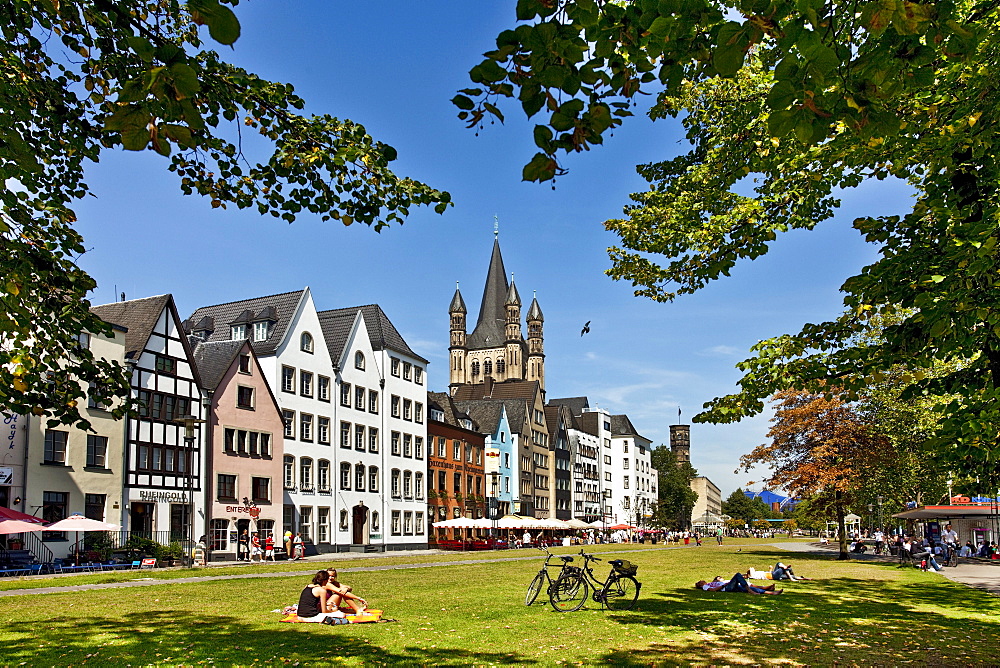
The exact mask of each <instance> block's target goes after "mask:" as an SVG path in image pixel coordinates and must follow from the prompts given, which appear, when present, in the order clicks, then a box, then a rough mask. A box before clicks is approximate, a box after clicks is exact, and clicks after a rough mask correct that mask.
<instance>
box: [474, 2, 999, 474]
mask: <svg viewBox="0 0 1000 668" xmlns="http://www.w3.org/2000/svg"><path fill="white" fill-rule="evenodd" d="M998 8H1000V3H998V2H997V1H996V0H949V1H945V2H914V1H910V0H862V1H860V2H857V3H853V4H852V3H847V4H845V3H834V2H828V1H826V0H729V1H713V0H684V1H681V0H634V1H625V0H519V2H518V3H517V18H518V19H519V20H520V21H522V23H521V24H520V25H518V26H517V27H516V28H514V29H512V30H507V31H504V32H503V33H501V34H500V35H499V36H498V38H497V41H496V43H497V48H496V50H494V51H491V52H489V53H487V54H485V60H484V61H483V62H482V63H480V64H479V65H477V66H476V67H474V68H473V69H472V71H471V73H470V76H471V78H472V80H473V82H474V83H475V84H476V86H475V87H474V88H469V89H466V90H463V91H461V93H460V94H459V95H458V96H456V98H455V99H454V103H455V104H456V105H457V106H458V107H459V108H460V109H461V112H460V114H459V115H460V116H461V117H462V118H463V119H465V120H466V121H467V122H468V123H469V124H470V125H473V126H477V125H481V123H482V121H483V119H484V118H485V117H486V116H488V115H491V114H492V115H494V116H497V117H500V118H502V115H501V111H500V107H502V106H503V102H504V101H505V100H506V99H507V98H516V99H517V100H518V101H519V103H520V105H521V108H522V109H523V111H524V112H525V114H526V115H527V116H529V117H538V118H539V119H540V120H539V122H538V125H536V126H535V128H534V138H535V143H536V145H537V146H538V149H539V152H538V153H537V154H536V155H535V156H534V157H533V158H532V159H531V161H530V162H529V163H528V164H527V165H526V166H525V168H524V174H523V176H524V178H525V179H527V180H546V179H551V178H554V177H555V176H556V175H558V174H559V173H561V171H562V168H561V167H560V164H559V160H560V157H561V156H563V155H565V154H567V153H571V152H577V151H583V150H587V149H589V148H590V147H591V146H592V145H594V144H599V143H601V142H602V141H603V140H604V138H605V137H606V136H607V135H608V134H609V133H610V132H611V131H613V130H614V128H615V127H617V126H619V125H620V124H621V123H622V122H623V120H624V119H625V118H627V117H628V116H630V115H631V114H632V113H633V111H632V110H633V108H634V106H635V100H636V96H637V95H639V94H643V93H646V94H651V95H655V103H654V104H653V106H652V108H651V109H650V111H649V114H650V116H651V117H653V118H661V117H666V116H679V117H681V118H682V120H683V123H684V126H685V128H686V129H687V138H688V140H689V141H690V143H691V150H690V151H689V152H687V153H686V154H683V155H680V156H678V157H676V158H673V159H669V160H665V161H662V162H657V163H653V164H648V165H642V166H640V167H639V172H640V174H641V175H642V176H643V177H645V178H646V179H647V180H648V181H649V183H650V188H649V189H648V190H647V191H646V192H642V193H637V194H635V195H633V196H632V199H633V204H632V205H630V206H629V207H627V208H626V210H625V213H626V216H627V217H626V218H624V219H620V220H610V221H607V222H606V223H605V224H606V226H607V227H608V228H609V229H611V230H613V231H614V232H615V233H616V234H618V235H619V236H620V238H621V245H620V246H619V247H616V248H612V249H611V251H610V253H611V258H612V260H613V266H612V268H611V269H610V270H609V274H610V275H611V276H612V277H613V278H615V279H619V280H629V281H631V282H632V283H633V284H634V285H635V286H636V288H637V289H636V294H637V295H643V296H647V297H650V298H652V299H655V300H659V301H669V300H672V299H674V298H675V297H677V296H678V295H681V294H685V293H691V292H694V291H697V290H698V289H700V288H702V287H703V286H705V285H706V284H707V283H709V282H711V281H713V280H715V279H717V278H719V277H720V276H723V275H727V274H728V273H729V271H730V269H731V268H732V267H733V266H734V265H735V264H736V262H738V261H740V260H745V259H753V258H756V257H759V256H760V255H762V254H764V253H766V252H767V251H768V248H769V246H770V244H771V243H772V242H773V241H774V240H775V239H776V237H777V235H778V234H779V233H781V232H785V231H788V230H792V229H811V228H813V227H814V226H815V225H817V224H818V223H819V222H821V221H823V220H825V219H828V218H830V217H831V216H832V215H833V214H834V212H835V210H836V208H837V206H838V205H839V201H838V198H837V195H836V189H838V188H840V189H847V188H852V187H855V186H857V185H859V184H860V183H862V182H863V181H864V180H866V179H871V178H875V179H885V178H888V177H896V178H899V179H903V180H905V181H907V182H908V183H909V184H910V185H911V186H912V187H913V189H914V190H915V192H916V197H915V198H914V200H913V202H912V207H910V209H909V210H908V211H906V212H904V213H903V215H899V216H886V217H878V218H875V217H866V218H859V219H858V220H856V221H855V223H854V225H855V227H856V228H857V229H858V230H859V231H860V232H861V233H862V234H863V235H864V237H865V238H866V239H867V240H868V241H869V242H872V243H874V244H877V245H878V246H879V248H880V251H881V257H880V258H879V259H878V260H877V261H876V262H875V263H873V264H871V265H870V266H867V267H864V268H863V269H862V270H861V271H860V272H859V273H858V274H857V275H855V276H853V277H850V278H848V279H847V281H846V282H845V283H844V285H843V288H842V289H843V291H844V293H845V298H844V302H845V307H846V310H845V313H844V314H843V315H842V317H840V318H838V319H836V320H832V321H830V322H823V323H819V324H807V325H805V326H804V327H803V328H802V329H801V331H799V332H798V333H796V334H791V335H785V336H778V337H776V338H772V339H768V340H765V341H762V342H761V343H759V344H758V345H757V346H755V347H754V349H753V353H754V356H753V357H752V358H750V359H748V360H747V361H745V362H743V363H742V364H741V365H740V368H741V370H742V371H743V372H744V373H745V376H744V378H743V379H742V381H741V382H740V390H739V392H737V393H734V394H732V395H730V396H726V397H722V398H719V399H716V400H714V401H712V402H710V403H709V404H708V405H707V406H706V408H707V410H706V411H705V412H703V413H702V414H701V415H699V416H698V417H696V418H695V419H696V420H697V421H709V422H728V421H736V420H739V419H741V418H743V417H745V416H749V415H753V414H756V413H759V412H761V411H762V410H763V409H764V403H765V401H766V399H767V398H768V397H769V396H771V395H772V394H773V393H775V392H778V391H781V390H784V389H789V388H796V389H803V390H809V391H822V388H823V387H824V386H825V383H827V382H829V381H831V380H835V381H836V383H837V384H838V385H839V386H840V387H842V388H843V390H844V391H845V392H846V393H847V395H848V396H849V397H850V396H854V395H855V394H856V393H858V392H859V391H860V390H861V389H863V388H864V387H866V386H867V385H868V384H869V383H871V382H872V381H876V382H877V381H878V379H879V377H880V375H882V374H885V373H886V372H887V371H888V370H890V369H891V368H893V366H894V365H895V364H897V363H899V362H900V361H906V362H907V363H908V364H909V365H910V366H911V368H912V369H914V372H913V373H912V375H910V376H909V379H908V383H907V388H908V389H907V392H908V393H909V394H907V395H904V399H905V398H908V397H909V396H916V395H919V394H928V395H931V396H938V397H941V398H942V401H941V404H942V406H941V410H940V413H941V419H939V420H938V424H937V425H936V427H935V429H934V431H933V434H932V435H931V437H932V438H933V440H934V442H935V443H936V444H938V445H939V446H944V445H947V446H948V448H949V449H950V452H951V454H952V456H953V458H954V459H955V460H957V461H968V460H976V461H980V462H984V461H985V462H993V463H994V464H995V462H996V459H997V453H998V452H1000V449H998V447H997V445H996V444H997V443H998V440H1000V408H998V407H1000V282H998V280H997V266H998V253H1000V248H998V243H997V242H998V236H1000V233H998V229H997V225H996V218H997V213H998V208H997V205H998V188H997V186H998V169H997V164H996V160H995V158H994V156H995V155H996V154H997V151H996V143H997V142H996V133H997V127H998V120H1000V119H998V115H997V109H998V108H1000V106H998V104H997V102H998V99H997V96H998V95H1000V86H998V85H997V83H998V81H997V78H998V76H1000V75H998V72H1000V68H998V67H997V65H998V63H997V58H998V53H1000V48H998V47H1000V29H998V28H1000V25H998ZM746 191H752V194H745V192H746ZM659 262H664V263H665V264H663V265H662V266H661V264H659ZM899 307H903V308H904V309H906V313H907V315H906V317H905V318H903V319H902V320H901V321H900V322H898V323H896V324H893V325H891V326H889V327H887V328H886V330H885V332H884V337H883V338H882V339H881V340H880V341H878V342H869V343H862V342H859V341H858V340H857V337H856V335H857V333H858V332H859V331H860V330H862V329H864V327H866V321H867V320H868V319H869V318H871V317H872V316H873V315H878V314H880V313H885V312H887V311H893V310H895V309H897V308H899ZM939 362H945V363H956V362H957V364H955V366H954V369H953V370H952V371H951V372H949V373H947V374H945V375H942V376H933V377H931V376H929V375H928V374H927V370H929V369H931V368H933V367H934V365H935V364H937V363H939ZM946 398H947V399H946Z"/></svg>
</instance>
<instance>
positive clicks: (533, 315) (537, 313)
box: [526, 297, 545, 322]
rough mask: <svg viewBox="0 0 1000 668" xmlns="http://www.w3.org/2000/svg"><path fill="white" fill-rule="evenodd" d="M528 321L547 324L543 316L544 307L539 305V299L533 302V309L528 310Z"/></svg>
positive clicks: (534, 299)
mask: <svg viewBox="0 0 1000 668" xmlns="http://www.w3.org/2000/svg"><path fill="white" fill-rule="evenodd" d="M526 319H527V320H538V321H540V322H545V316H543V315H542V307H541V306H539V305H538V298H537V297H535V298H533V299H532V300H531V308H529V309H528V315H527V316H526Z"/></svg>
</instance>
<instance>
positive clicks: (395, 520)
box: [392, 508, 457, 536]
mask: <svg viewBox="0 0 1000 668" xmlns="http://www.w3.org/2000/svg"><path fill="white" fill-rule="evenodd" d="M456 510H457V508H456ZM400 529H401V527H400V512H399V511H398V510H394V511H392V535H393V536H398V535H400Z"/></svg>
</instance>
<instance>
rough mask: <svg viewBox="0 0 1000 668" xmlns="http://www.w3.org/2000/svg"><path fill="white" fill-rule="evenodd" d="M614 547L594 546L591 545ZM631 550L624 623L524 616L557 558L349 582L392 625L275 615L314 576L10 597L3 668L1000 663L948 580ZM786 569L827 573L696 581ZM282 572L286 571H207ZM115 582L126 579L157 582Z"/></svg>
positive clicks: (721, 553)
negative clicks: (731, 585) (778, 587)
mask: <svg viewBox="0 0 1000 668" xmlns="http://www.w3.org/2000/svg"><path fill="white" fill-rule="evenodd" d="M636 547H642V546H636ZM645 547H647V548H648V547H649V546H645ZM607 549H608V546H590V547H588V549H587V551H588V552H594V553H600V552H602V551H606V550H607ZM577 550H578V548H577ZM737 550H740V551H737ZM556 551H557V552H571V550H568V549H561V550H556ZM528 554H530V553H527V552H526V551H519V552H508V553H478V554H474V555H468V556H465V557H461V556H459V557H458V559H462V558H465V559H481V558H492V557H498V558H503V557H511V556H515V557H517V556H528ZM628 558H629V559H630V560H632V561H633V562H634V563H636V564H639V575H638V578H639V580H641V581H642V583H643V587H642V593H641V596H640V598H639V606H638V609H637V610H634V611H631V612H624V613H608V612H604V611H601V610H600V608H599V607H598V606H596V605H595V604H593V603H591V604H588V606H587V607H586V608H585V609H584V610H581V611H579V612H575V613H557V612H555V611H554V610H553V609H552V608H551V607H550V606H549V605H548V603H547V598H546V596H545V594H544V593H543V594H542V595H541V596H540V597H539V602H538V603H536V604H535V605H534V606H532V607H530V608H528V607H525V606H524V602H523V598H524V590H525V587H526V585H527V583H528V581H529V580H530V579H531V577H532V575H533V574H534V572H535V571H536V570H537V568H538V565H539V563H540V562H541V559H537V560H533V561H510V562H503V563H492V564H459V565H448V566H444V565H442V566H440V567H431V568H411V569H400V570H388V571H378V572H371V571H369V572H355V573H345V574H343V576H342V579H343V580H344V581H346V582H348V583H350V584H352V585H353V586H354V587H355V589H356V590H357V591H358V592H359V593H361V594H362V595H364V596H365V597H366V598H367V599H368V600H369V601H370V603H371V604H372V605H373V607H379V608H383V609H384V610H385V611H386V615H387V616H388V617H391V618H394V619H398V620H399V622H398V623H386V624H359V625H348V626H333V627H327V626H323V625H318V624H280V623H278V619H279V618H280V615H278V614H275V613H272V612H270V611H271V610H273V609H275V608H280V607H282V606H284V605H287V604H290V603H294V602H295V601H296V600H297V599H298V592H299V591H301V589H302V587H303V586H304V585H305V583H306V582H307V581H308V578H309V572H306V571H305V570H304V572H303V574H302V575H297V576H295V577H280V578H279V577H275V578H268V579H232V580H226V581H215V582H199V583H194V584H185V583H178V584H171V585H157V586H149V587H136V588H127V589H126V588H123V589H106V590H100V591H84V592H74V593H67V594H46V595H29V596H17V597H9V598H4V599H2V603H0V620H2V624H0V664H2V665H28V666H79V665H88V666H99V665H120V666H123V667H124V666H145V665H160V666H173V665H211V664H214V665H219V666H230V665H296V664H298V665H390V666H392V665H496V666H513V665H530V666H546V665H598V664H604V665H608V664H613V665H655V664H662V665H671V664H711V665H721V664H767V665H773V664H789V665H798V664H809V665H833V664H839V665H852V664H856V665H865V666H867V665H900V664H906V663H915V664H930V665H956V666H958V665H975V664H994V663H996V661H997V658H998V657H1000V598H998V597H995V596H991V595H989V594H987V593H985V592H982V591H979V590H975V589H969V588H967V587H965V586H962V585H958V584H955V583H952V582H950V581H948V580H946V579H944V578H942V577H941V576H939V575H937V574H935V573H922V572H920V571H918V570H916V569H912V568H906V569H901V568H897V567H896V566H895V565H894V564H882V563H872V562H838V561H835V560H833V557H832V556H828V555H823V556H813V555H795V554H791V553H788V552H781V551H778V550H776V549H775V548H772V547H769V546H766V545H754V544H751V543H749V542H744V543H743V544H742V545H741V544H737V543H734V544H733V545H726V546H724V547H722V548H719V547H716V546H714V545H708V544H706V545H705V546H704V547H702V548H695V547H689V548H679V549H667V550H662V549H661V550H644V551H641V552H636V553H634V554H632V555H629V557H628ZM445 560H447V561H455V560H456V555H447V556H444V557H431V556H428V557H419V558H415V557H392V558H390V559H389V560H386V561H382V560H374V561H373V560H364V561H361V560H358V561H357V562H339V561H338V562H337V563H336V567H337V568H338V569H340V570H341V571H344V569H346V568H349V567H352V566H363V567H371V566H375V565H388V564H389V563H393V562H395V563H397V564H398V563H408V564H415V563H432V562H435V561H445ZM778 560H781V561H786V562H791V563H793V564H794V566H795V570H796V572H797V573H800V574H803V575H809V576H810V577H815V578H817V579H816V580H814V581H811V582H799V583H791V584H790V585H789V586H788V587H787V588H786V591H785V594H784V595H782V596H750V595H744V594H725V593H708V592H702V591H698V590H695V589H694V588H693V587H692V585H693V583H694V581H695V580H696V579H698V578H706V579H711V577H713V576H715V575H723V576H726V577H728V576H729V575H731V574H732V573H733V572H734V571H736V570H740V571H745V570H746V569H747V568H748V567H749V566H754V567H757V568H762V567H764V566H765V565H767V564H769V563H773V562H775V561H778ZM317 565H318V564H317V563H316V562H314V563H313V564H311V566H312V568H316V567H317ZM295 567H296V568H300V567H301V568H303V569H305V567H306V565H305V564H301V565H299V564H296V565H295ZM289 568H290V565H288V564H282V565H279V566H278V567H277V569H278V570H288V569H289ZM268 569H270V570H274V569H275V567H272V566H264V567H256V566H254V567H250V568H246V567H242V568H238V569H211V570H209V571H198V572H196V574H210V575H220V574H224V573H225V571H226V570H233V571H235V572H236V573H238V574H242V575H245V574H248V573H251V572H260V571H264V570H268ZM171 574H177V575H179V576H189V575H191V573H190V572H183V571H174V572H172V573H171ZM155 575H156V576H157V577H158V576H160V575H165V574H163V573H160V572H157V573H155ZM114 576H115V577H118V578H121V579H124V580H127V579H134V578H136V577H150V576H151V574H150V573H149V572H144V573H142V574H141V575H140V574H138V573H133V574H131V575H129V574H128V573H119V574H114ZM109 577H111V574H109V575H107V576H101V575H96V576H75V577H73V578H59V579H52V580H42V581H39V582H37V583H33V584H37V585H39V586H51V585H66V584H71V583H74V584H75V583H79V582H84V581H87V580H99V579H101V578H109ZM3 584H4V585H8V586H12V585H15V584H20V585H21V586H25V585H26V584H27V583H26V582H20V583H14V582H10V581H7V582H4V583H3ZM5 588H6V587H5Z"/></svg>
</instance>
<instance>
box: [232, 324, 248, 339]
mask: <svg viewBox="0 0 1000 668" xmlns="http://www.w3.org/2000/svg"><path fill="white" fill-rule="evenodd" d="M229 338H231V339H232V340H233V341H244V340H245V339H246V338H247V326H246V325H233V326H232V327H230V328H229Z"/></svg>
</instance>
